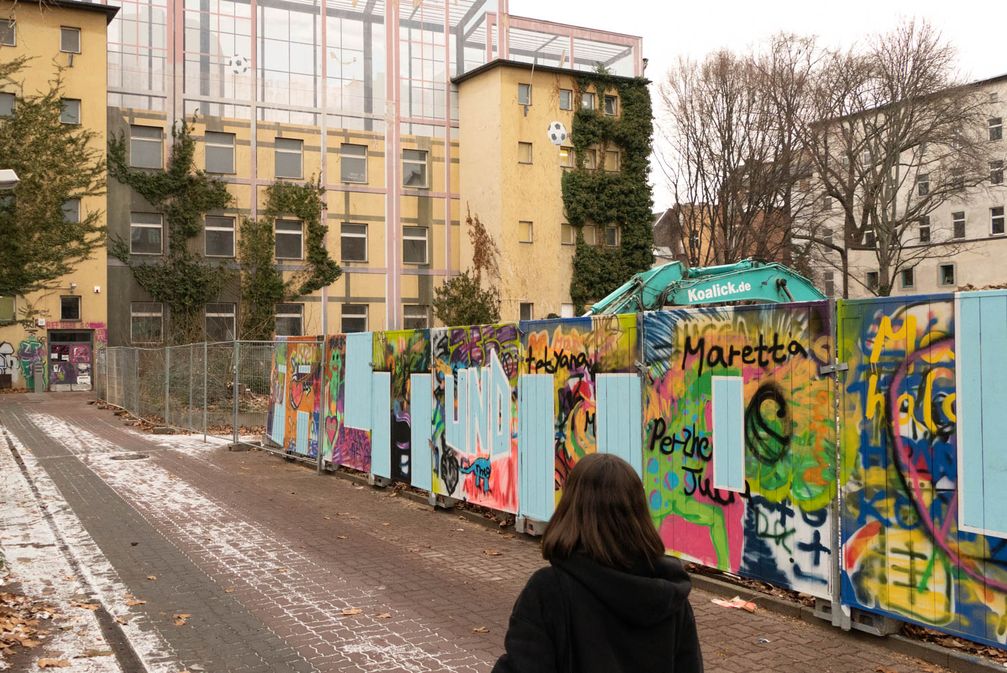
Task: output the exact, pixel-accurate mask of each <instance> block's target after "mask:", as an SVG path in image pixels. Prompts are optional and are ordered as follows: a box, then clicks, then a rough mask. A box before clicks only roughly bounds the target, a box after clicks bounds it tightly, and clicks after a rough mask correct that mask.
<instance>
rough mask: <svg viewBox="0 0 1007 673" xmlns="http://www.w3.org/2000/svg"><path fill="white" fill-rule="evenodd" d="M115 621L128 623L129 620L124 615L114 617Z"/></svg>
mask: <svg viewBox="0 0 1007 673" xmlns="http://www.w3.org/2000/svg"><path fill="white" fill-rule="evenodd" d="M115 621H117V622H118V623H120V624H129V620H128V619H126V618H125V617H116V618H115Z"/></svg>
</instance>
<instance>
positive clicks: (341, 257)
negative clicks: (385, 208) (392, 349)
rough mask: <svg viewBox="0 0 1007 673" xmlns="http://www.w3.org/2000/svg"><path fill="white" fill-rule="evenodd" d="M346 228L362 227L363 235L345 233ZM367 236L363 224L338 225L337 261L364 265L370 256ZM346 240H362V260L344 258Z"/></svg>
mask: <svg viewBox="0 0 1007 673" xmlns="http://www.w3.org/2000/svg"><path fill="white" fill-rule="evenodd" d="M346 227H363V229H364V233H363V235H362V236H361V235H360V234H355V233H347V231H346ZM369 235H370V228H369V227H368V226H367V224H366V223H364V222H342V223H340V225H339V261H341V262H358V263H363V264H366V263H367V262H368V261H369V258H370V255H369V254H368V253H369V241H368V237H369ZM347 238H352V239H363V240H364V256H363V259H354V258H350V257H347V256H346V252H345V250H346V249H345V247H344V243H345V239H347ZM364 331H366V330H364Z"/></svg>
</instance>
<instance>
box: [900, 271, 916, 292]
mask: <svg viewBox="0 0 1007 673" xmlns="http://www.w3.org/2000/svg"><path fill="white" fill-rule="evenodd" d="M901 276H902V289H903V290H911V289H913V286H914V285H915V284H916V282H915V281H916V273H915V271H914V270H913V269H903V270H902V274H901Z"/></svg>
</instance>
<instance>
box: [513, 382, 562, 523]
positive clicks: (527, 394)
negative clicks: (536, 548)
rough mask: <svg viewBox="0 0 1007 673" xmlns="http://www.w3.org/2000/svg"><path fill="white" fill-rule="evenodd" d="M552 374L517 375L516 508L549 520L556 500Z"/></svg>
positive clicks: (536, 518)
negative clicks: (518, 377)
mask: <svg viewBox="0 0 1007 673" xmlns="http://www.w3.org/2000/svg"><path fill="white" fill-rule="evenodd" d="M554 441H555V430H554V427H553V377H552V374H525V375H523V376H521V377H520V379H518V446H519V447H520V451H519V452H518V511H519V512H520V514H521V515H522V516H526V517H528V518H530V519H535V520H538V521H548V520H549V518H550V517H552V513H553V509H554V508H555V504H556V495H555V488H554V474H555V453H554V451H555V449H554V448H553V447H554Z"/></svg>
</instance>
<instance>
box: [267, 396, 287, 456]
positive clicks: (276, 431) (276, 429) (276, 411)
mask: <svg viewBox="0 0 1007 673" xmlns="http://www.w3.org/2000/svg"><path fill="white" fill-rule="evenodd" d="M286 426H287V404H286V402H280V403H279V404H274V405H273V427H272V428H271V430H272V432H271V433H270V435H269V438H270V439H271V440H273V443H274V444H280V445H282V444H283V429H284V428H285V427H286Z"/></svg>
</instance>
